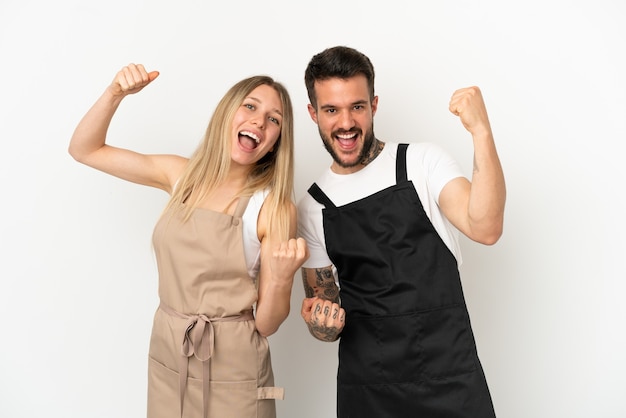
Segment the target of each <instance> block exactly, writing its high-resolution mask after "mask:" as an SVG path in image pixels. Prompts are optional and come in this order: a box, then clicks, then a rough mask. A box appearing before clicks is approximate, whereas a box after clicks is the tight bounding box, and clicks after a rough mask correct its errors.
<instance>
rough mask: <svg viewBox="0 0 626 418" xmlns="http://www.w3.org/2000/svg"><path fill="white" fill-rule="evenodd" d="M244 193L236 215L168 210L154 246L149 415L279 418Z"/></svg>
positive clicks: (166, 417) (279, 390) (278, 390)
mask: <svg viewBox="0 0 626 418" xmlns="http://www.w3.org/2000/svg"><path fill="white" fill-rule="evenodd" d="M248 200H249V199H248V198H240V199H239V202H238V204H237V208H236V209H235V213H234V215H233V216H230V215H227V214H224V213H220V212H215V211H211V210H206V209H196V210H194V212H193V213H192V215H191V217H190V218H189V220H187V221H186V222H183V221H182V214H181V213H180V211H174V212H169V213H166V214H164V216H162V217H161V219H160V220H159V221H158V223H157V225H156V226H155V230H154V234H153V245H154V250H155V255H156V259H157V265H158V268H159V298H160V301H161V303H160V306H159V309H157V311H156V313H155V316H154V324H153V328H152V337H151V340H150V355H149V357H150V359H149V366H148V417H149V418H175V417H183V418H201V417H216V418H227V417H228V418H261V417H262V418H274V417H275V416H276V406H275V402H274V399H282V397H283V389H282V388H276V387H274V376H273V373H272V366H271V361H270V351H269V344H268V341H267V339H266V338H264V337H262V336H261V335H259V333H258V332H257V330H256V327H255V323H254V317H253V313H252V308H253V305H254V303H255V302H256V300H257V289H256V286H255V284H254V282H253V280H252V279H251V278H250V276H249V274H248V269H247V266H246V262H245V256H244V252H243V241H242V236H243V230H242V228H243V223H242V219H241V216H242V215H243V213H244V211H245V209H246V205H247V203H248Z"/></svg>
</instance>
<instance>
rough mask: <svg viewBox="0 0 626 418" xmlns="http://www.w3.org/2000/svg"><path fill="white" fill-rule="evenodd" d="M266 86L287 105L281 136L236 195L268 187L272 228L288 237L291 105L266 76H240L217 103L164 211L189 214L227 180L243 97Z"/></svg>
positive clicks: (290, 186)
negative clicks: (240, 78) (235, 119)
mask: <svg viewBox="0 0 626 418" xmlns="http://www.w3.org/2000/svg"><path fill="white" fill-rule="evenodd" d="M262 85H268V86H270V87H272V88H273V89H274V90H276V92H277V93H278V96H279V97H280V101H281V104H282V107H283V117H282V123H281V128H280V136H279V137H278V140H277V141H276V144H275V145H274V148H273V150H272V151H270V152H268V153H267V154H266V155H265V156H263V158H261V159H260V160H259V161H257V162H256V163H255V165H254V166H253V167H252V168H251V170H250V174H249V176H248V181H247V183H246V185H245V187H244V188H243V190H241V191H240V193H239V194H238V195H237V197H240V196H251V195H252V194H253V193H254V192H255V191H257V190H261V189H269V191H270V193H269V194H268V196H267V198H266V199H265V202H264V205H268V207H266V210H268V214H269V216H268V219H269V225H268V233H269V231H272V228H276V230H277V231H278V232H279V233H280V235H281V236H282V239H286V238H287V237H288V235H289V224H290V223H289V216H290V213H289V206H288V203H289V202H291V201H292V196H293V170H294V168H293V152H294V151H293V149H294V138H293V107H292V104H291V98H290V97H289V93H288V91H287V89H286V88H285V87H284V86H283V85H282V84H281V83H279V82H277V81H275V80H274V79H273V78H271V77H269V76H265V75H258V76H253V77H249V78H246V79H244V80H241V81H239V82H238V83H237V84H235V85H234V86H232V87H231V88H230V89H229V90H228V92H226V94H225V95H224V97H223V98H222V99H221V100H220V102H219V103H218V104H217V107H216V109H215V112H214V113H213V116H212V117H211V120H210V121H209V125H208V127H207V130H206V133H205V135H204V139H203V141H202V142H201V143H200V145H199V146H198V148H197V149H196V151H195V152H194V153H193V155H192V156H191V158H190V159H189V163H188V164H187V167H186V168H185V170H184V171H183V173H182V175H181V177H180V179H179V180H178V183H177V185H176V188H175V190H174V191H173V193H172V196H171V198H170V201H169V203H168V205H167V206H166V208H165V211H168V210H170V209H174V210H182V211H183V215H184V216H183V217H184V219H185V220H187V219H189V217H190V216H191V212H192V211H193V210H194V209H195V208H196V207H197V206H198V204H199V202H200V201H202V199H204V198H205V197H206V196H207V195H209V194H210V193H211V192H212V191H213V190H214V189H215V188H216V187H217V186H218V185H219V184H220V183H221V182H223V181H224V180H225V179H226V176H227V175H228V171H229V168H230V162H231V155H230V150H231V134H232V123H233V119H234V117H235V113H236V112H237V110H238V108H239V107H240V106H241V105H242V103H243V101H244V99H245V98H246V97H247V96H248V95H249V94H250V93H251V92H252V91H253V90H254V89H256V88H257V87H259V86H262ZM192 192H193V193H192ZM183 203H184V204H185V205H184V206H182V204H183Z"/></svg>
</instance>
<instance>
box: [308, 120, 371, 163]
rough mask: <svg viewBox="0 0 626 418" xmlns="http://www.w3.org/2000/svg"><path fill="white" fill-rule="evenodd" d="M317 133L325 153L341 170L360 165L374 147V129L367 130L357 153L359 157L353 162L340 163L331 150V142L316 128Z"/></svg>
mask: <svg viewBox="0 0 626 418" xmlns="http://www.w3.org/2000/svg"><path fill="white" fill-rule="evenodd" d="M318 131H319V133H320V137H321V138H322V142H323V143H324V148H326V151H328V153H329V154H330V156H331V157H333V160H334V161H335V162H336V163H337V165H339V166H340V167H342V168H351V167H356V166H357V165H359V164H361V163H362V162H363V161H364V160H365V159H366V157H367V156H368V154H369V153H370V151H371V148H372V146H373V145H374V142H375V141H376V137H375V136H374V129H370V130H368V131H367V135H365V137H364V138H365V139H364V141H363V148H361V150H360V151H359V155H358V157H357V159H356V160H354V161H353V162H350V163H346V162H344V161H341V160H340V159H339V156H338V155H337V153H335V150H333V147H332V140H331V139H330V138H328V137H327V136H326V135H324V133H323V132H322V131H321V129H319V127H318ZM359 131H360V130H359ZM359 133H360V134H362V131H360V132H359ZM331 135H334V134H331Z"/></svg>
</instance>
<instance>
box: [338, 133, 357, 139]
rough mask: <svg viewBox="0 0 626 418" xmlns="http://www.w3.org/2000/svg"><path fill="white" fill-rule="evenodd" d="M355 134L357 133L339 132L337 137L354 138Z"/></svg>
mask: <svg viewBox="0 0 626 418" xmlns="http://www.w3.org/2000/svg"><path fill="white" fill-rule="evenodd" d="M355 136H356V134H355V133H351V134H337V137H338V138H341V139H352V138H354V137H355Z"/></svg>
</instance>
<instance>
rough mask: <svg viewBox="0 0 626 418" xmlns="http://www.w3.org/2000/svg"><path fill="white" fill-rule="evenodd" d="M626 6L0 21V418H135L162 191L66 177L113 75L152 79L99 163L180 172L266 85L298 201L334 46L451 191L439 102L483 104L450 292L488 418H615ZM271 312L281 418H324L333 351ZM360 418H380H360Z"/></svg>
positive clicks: (281, 0) (32, 5)
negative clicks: (281, 90)
mask: <svg viewBox="0 0 626 418" xmlns="http://www.w3.org/2000/svg"><path fill="white" fill-rule="evenodd" d="M625 8H626V6H625V4H624V3H623V2H622V1H618V0H595V1H593V2H592V1H577V0H567V1H565V0H563V1H555V0H527V1H523V2H506V1H498V0H485V1H471V2H470V1H462V0H451V1H439V2H434V1H431V2H414V1H408V0H407V1H393V0H386V1H376V2H375V1H340V0H332V1H325V0H324V1H316V2H309V3H300V2H296V1H290V0H274V1H272V0H266V1H262V2H259V1H248V0H239V1H232V2H231V1H221V2H211V1H209V0H203V1H201V0H196V1H189V0H181V1H164V0H150V1H138V0H124V1H122V0H109V1H100V2H95V1H85V0H57V1H44V0H0V83H1V87H0V141H1V142H0V144H1V152H0V180H1V182H2V186H3V189H4V192H3V198H2V205H1V207H0V210H1V216H0V243H1V245H2V248H1V250H0V335H1V337H0V338H1V342H0V417H2V418H19V417H28V418H31V417H41V416H55V417H56V416H59V417H65V418H74V417H76V418H85V417H90V418H99V417H106V418H111V417H116V418H124V417H141V416H144V415H145V402H146V399H145V398H146V368H147V349H148V341H149V335H150V330H151V323H152V315H153V312H154V310H155V309H156V306H157V303H158V300H157V297H156V286H157V278H156V265H155V262H154V258H153V255H152V249H151V243H150V237H151V233H152V228H153V225H154V223H155V221H156V219H157V217H158V215H159V213H160V211H161V209H162V208H163V205H164V204H165V203H166V200H167V195H166V194H165V193H163V192H161V191H159V190H156V189H150V188H145V187H141V186H137V185H134V184H131V183H125V182H123V181H121V180H118V179H116V178H113V177H110V176H107V175H105V174H102V173H100V172H97V171H95V170H92V169H90V168H88V167H85V166H82V165H80V164H78V163H76V162H74V161H73V160H72V159H71V157H70V156H69V154H68V153H67V146H68V142H69V138H70V136H71V134H72V132H73V129H74V127H75V126H76V124H77V123H78V121H79V119H80V117H81V116H82V115H83V114H84V113H85V112H86V110H87V109H88V107H89V106H90V105H91V104H92V103H93V102H94V101H95V100H96V98H97V97H98V96H99V95H100V94H101V92H102V91H103V90H104V88H105V87H106V86H107V85H108V83H109V82H110V81H111V80H112V78H113V76H114V74H115V72H116V71H117V70H118V69H119V68H121V67H122V66H123V65H126V64H127V63H129V62H139V63H144V64H145V65H146V66H147V68H148V69H150V70H153V69H155V70H159V71H160V72H161V76H160V77H159V79H157V80H156V81H155V82H154V83H153V84H152V85H150V86H149V87H148V88H146V89H145V90H144V91H143V92H141V93H140V94H138V95H135V96H132V97H129V98H128V99H127V100H126V101H125V102H124V103H123V104H122V106H121V108H120V110H119V112H118V114H117V115H116V117H115V119H114V121H113V125H112V127H111V129H110V143H111V144H113V145H119V146H123V147H128V148H131V149H134V150H137V151H141V152H147V153H148V152H149V153H164V152H167V153H179V154H183V155H189V154H190V153H191V152H192V150H194V149H195V147H196V145H197V144H198V141H199V140H200V138H201V137H202V135H203V133H204V129H205V127H206V124H207V122H208V119H209V116H210V114H211V113H212V111H213V108H214V106H215V104H216V102H217V100H218V99H219V98H220V97H221V96H222V95H223V94H224V93H225V91H226V90H227V88H228V87H230V86H231V85H232V84H234V83H235V82H236V81H238V80H239V79H241V78H243V77H247V76H249V75H253V74H257V73H267V74H270V75H272V76H274V77H275V78H277V79H278V80H280V81H282V82H283V83H284V84H285V85H286V86H287V87H288V89H289V91H290V92H291V95H292V99H293V102H294V106H295V115H296V121H295V126H296V159H297V161H296V197H297V198H299V197H300V196H302V195H303V193H304V192H305V190H306V188H307V187H308V186H309V184H310V183H311V182H312V181H313V180H314V179H315V178H316V177H317V175H318V174H319V173H320V171H321V170H322V169H324V168H325V167H327V166H328V165H329V163H330V160H329V157H328V156H327V154H326V152H325V151H324V149H323V148H322V145H321V141H320V139H319V137H318V133H317V128H316V126H315V125H314V124H313V122H312V121H311V120H310V119H309V117H308V114H307V111H306V104H307V98H306V91H305V88H304V83H303V73H304V69H305V67H306V64H307V62H308V60H309V59H310V57H311V56H312V55H313V54H315V53H317V52H319V51H321V50H322V49H324V48H326V47H329V46H334V45H348V46H352V47H355V48H357V49H359V50H361V51H362V52H364V53H366V54H367V55H369V57H370V58H371V59H372V61H373V63H374V65H375V68H376V75H377V78H376V80H377V81H376V93H377V94H378V95H379V96H380V102H379V111H378V113H377V115H376V119H375V131H376V134H377V136H378V137H379V138H380V139H382V140H387V141H421V140H428V141H434V142H437V143H439V144H441V145H442V146H444V147H445V148H446V149H448V150H449V151H450V152H451V153H452V154H453V156H455V157H456V158H457V159H458V160H459V161H460V162H461V164H462V166H463V167H464V169H465V170H467V174H468V175H469V174H470V170H471V161H472V147H471V141H470V138H469V136H468V134H467V133H466V132H465V131H464V129H463V128H462V126H461V125H460V123H459V122H458V120H457V119H456V118H455V117H454V116H453V115H451V114H450V113H448V110H447V105H448V100H449V97H450V96H451V94H452V93H453V91H454V90H455V89H457V88H460V87H465V86H468V85H478V86H480V87H481V89H482V91H483V94H484V97H485V100H486V103H487V106H488V110H489V111H490V118H491V122H492V127H493V130H494V134H495V137H496V141H497V147H498V150H499V152H500V156H501V160H502V164H503V166H504V170H505V175H506V180H507V187H508V201H507V210H506V222H505V231H504V235H503V237H502V239H501V240H500V241H499V242H498V243H497V244H496V245H495V246H492V247H484V246H481V245H478V244H475V243H473V242H470V241H468V240H465V239H464V240H463V242H462V246H463V250H464V260H465V262H464V265H463V267H462V274H463V283H464V287H465V292H466V297H467V302H468V306H469V309H470V313H471V316H472V322H473V326H474V330H475V334H476V338H477V342H478V349H479V354H480V356H481V359H482V362H483V366H484V368H485V372H486V374H487V378H488V382H489V385H490V388H491V391H492V396H493V400H494V404H495V408H496V411H497V413H498V416H499V417H505V418H554V417H568V418H574V417H585V418H588V417H594V418H595V417H602V418H609V417H611V418H612V417H624V416H626V403H624V400H623V398H624V394H625V393H626V387H625V386H626V385H625V383H624V376H625V375H626V360H625V359H624V356H625V353H626V334H625V328H626V323H625V322H626V303H625V300H624V298H625V296H624V294H625V291H626V285H625V284H624V279H625V278H626V274H625V273H624V268H623V262H624V258H626V246H625V244H624V233H625V232H626V225H625V221H624V213H625V212H626V203H625V199H624V197H623V191H624V186H623V180H624V168H623V167H624V161H623V156H622V154H623V142H624V139H626V123H625V121H626V119H625V117H626V104H625V97H626V83H625V81H624V75H625V74H626V65H625V64H624V55H625V54H624V52H625V49H624V40H626V22H625V20H626V11H625ZM302 297H303V291H302V286H301V284H300V278H299V275H298V276H297V277H296V280H295V283H294V291H293V299H292V312H291V315H290V317H289V318H288V320H287V321H286V322H285V323H284V325H283V326H282V328H281V329H280V330H279V332H278V333H277V334H275V335H274V336H272V337H271V338H270V344H271V350H272V356H273V362H274V371H275V375H276V380H277V384H278V385H280V386H283V387H285V388H286V399H285V400H284V401H279V402H278V408H279V409H278V412H279V416H280V417H289V418H320V417H321V418H326V417H332V416H334V411H335V374H336V349H337V347H336V345H335V344H325V343H321V342H318V341H316V340H314V339H313V338H312V337H311V336H309V334H308V332H307V331H306V327H305V326H304V324H303V323H302V320H301V319H300V316H299V309H300V302H301V299H302ZM376 418H378V417H376Z"/></svg>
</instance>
